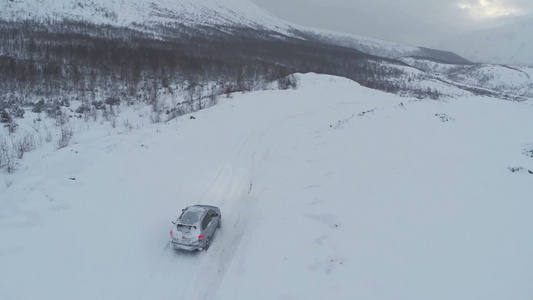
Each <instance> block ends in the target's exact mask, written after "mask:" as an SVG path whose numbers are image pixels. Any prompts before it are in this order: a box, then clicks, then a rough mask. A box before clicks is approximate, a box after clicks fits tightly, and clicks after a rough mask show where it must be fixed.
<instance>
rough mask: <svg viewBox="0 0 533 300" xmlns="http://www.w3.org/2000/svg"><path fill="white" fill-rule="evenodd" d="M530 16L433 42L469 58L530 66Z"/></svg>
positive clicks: (532, 50)
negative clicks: (444, 40)
mask: <svg viewBox="0 0 533 300" xmlns="http://www.w3.org/2000/svg"><path fill="white" fill-rule="evenodd" d="M532 32H533V19H529V20H522V21H520V22H515V23H511V24H507V25H503V26H501V27H497V28H492V29H486V30H482V31H477V32H473V33H470V34H466V35H463V36H460V37H458V38H455V39H452V40H449V41H446V42H443V43H442V44H438V45H436V47H437V48H441V49H447V50H450V51H454V52H455V53H458V54H459V55H462V56H464V57H466V58H468V59H470V60H472V61H476V62H486V63H500V64H509V65H525V66H531V67H533V39H532V37H531V36H532V35H531V34H532Z"/></svg>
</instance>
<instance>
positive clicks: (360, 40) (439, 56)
mask: <svg viewBox="0 0 533 300" xmlns="http://www.w3.org/2000/svg"><path fill="white" fill-rule="evenodd" d="M298 28H300V30H301V31H302V32H305V33H306V34H308V35H310V36H311V37H313V38H317V39H319V40H321V41H325V42H327V43H330V44H334V45H339V46H343V47H348V48H353V49H356V50H359V51H361V52H365V53H370V54H373V55H377V56H381V57H386V58H392V59H398V58H401V57H405V56H419V57H425V58H429V59H433V60H439V61H444V62H448V63H456V64H465V63H470V62H469V61H468V60H466V59H464V58H462V57H460V56H458V55H457V54H455V53H451V52H448V51H440V50H432V49H428V48H424V47H417V46H412V45H405V44H400V43H395V42H388V41H383V40H379V39H374V38H369V37H363V36H358V35H354V34H348V33H341V32H335V31H329V30H322V29H316V28H306V27H303V26H298Z"/></svg>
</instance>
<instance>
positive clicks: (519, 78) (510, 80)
mask: <svg viewBox="0 0 533 300" xmlns="http://www.w3.org/2000/svg"><path fill="white" fill-rule="evenodd" d="M400 60H401V61H403V62H405V63H406V64H408V65H410V66H412V67H414V68H417V69H419V70H422V71H423V72H425V73H426V74H431V75H433V76H435V77H436V78H438V79H439V80H441V81H444V82H449V83H452V82H453V83H456V84H460V85H461V86H463V87H473V88H482V89H487V90H491V91H498V92H504V93H513V94H516V95H520V96H526V97H533V80H532V78H533V68H532V67H525V66H520V67H511V66H506V65H494V64H468V65H456V64H445V63H439V62H435V61H431V60H427V59H421V58H415V57H405V58H401V59H400Z"/></svg>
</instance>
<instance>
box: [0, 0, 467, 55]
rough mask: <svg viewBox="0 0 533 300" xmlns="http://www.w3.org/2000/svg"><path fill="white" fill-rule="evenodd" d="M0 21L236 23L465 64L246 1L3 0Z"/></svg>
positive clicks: (129, 24) (141, 25) (369, 50)
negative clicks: (296, 20) (284, 16)
mask: <svg viewBox="0 0 533 300" xmlns="http://www.w3.org/2000/svg"><path fill="white" fill-rule="evenodd" d="M0 19H4V20H15V21H16V20H39V21H45V20H54V21H58V20H59V21H61V20H63V19H69V20H79V21H85V22H89V23H96V24H111V25H115V26H126V27H134V28H142V29H145V27H146V26H148V27H156V28H157V27H158V25H162V24H163V25H164V26H174V25H185V26H190V27H197V26H210V27H213V26H215V27H217V28H221V26H229V27H241V28H251V29H256V30H267V31H272V32H277V33H280V34H282V35H284V36H292V37H297V38H300V39H312V40H314V41H315V40H319V41H320V42H325V43H330V44H334V45H340V46H344V47H350V48H354V49H356V50H359V51H362V52H365V53H368V54H371V55H376V56H382V57H387V58H393V59H396V58H398V57H403V56H415V55H416V56H425V57H428V58H432V59H441V60H444V61H447V62H452V63H464V62H466V61H465V60H464V59H463V58H461V57H459V56H457V55H455V54H453V53H446V52H442V51H438V50H429V49H426V48H422V47H416V46H410V45H403V44H399V43H393V42H387V41H382V40H378V39H373V38H367V37H362V36H357V35H352V34H344V33H339V32H334V31H327V30H321V29H316V28H309V27H305V26H300V25H296V24H291V23H289V22H286V21H283V20H281V19H279V18H276V17H274V16H272V15H271V14H270V13H268V12H266V11H264V10H263V9H262V8H260V7H258V6H256V5H255V4H253V3H252V2H251V1H249V0H202V1H194V0H161V1H151V0H62V1H53V0H13V1H6V2H5V3H4V7H3V9H2V10H0Z"/></svg>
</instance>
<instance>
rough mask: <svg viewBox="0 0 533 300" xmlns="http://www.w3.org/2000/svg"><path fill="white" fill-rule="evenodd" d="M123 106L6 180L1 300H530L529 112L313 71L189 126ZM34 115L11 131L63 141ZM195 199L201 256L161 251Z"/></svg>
mask: <svg viewBox="0 0 533 300" xmlns="http://www.w3.org/2000/svg"><path fill="white" fill-rule="evenodd" d="M148 109H149V108H148ZM119 110H120V111H121V112H120V115H119V119H118V120H115V121H116V122H115V123H116V127H114V126H111V123H110V121H105V120H104V119H102V117H101V116H100V117H99V119H97V120H96V121H93V120H84V119H77V118H71V122H73V123H72V124H73V125H72V128H73V130H74V131H75V136H74V141H75V142H76V143H74V144H72V145H70V146H68V147H66V148H62V149H60V150H55V147H53V146H51V145H52V144H54V143H55V142H56V137H55V135H54V136H53V140H52V141H51V142H50V143H48V142H46V141H45V140H46V138H45V137H43V140H42V143H43V144H44V146H43V147H42V148H39V149H37V150H34V151H32V152H28V153H26V154H25V156H24V159H23V160H20V161H19V163H20V164H19V165H18V166H17V168H18V169H17V171H16V172H15V173H13V174H7V173H5V172H2V173H0V236H1V237H2V238H1V239H2V242H1V243H0V299H6V300H11V299H91V300H92V299H185V300H197V299H221V300H226V299H227V300H230V299H231V300H233V299H265V300H267V299H268V300H271V299H365V300H373V299H399V300H402V299H409V300H418V299H432V300H440V299H443V300H444V299H446V300H449V299H487V300H493V299H494V300H501V299H518V300H529V299H531V298H532V297H533V290H532V289H531V282H532V281H533V273H532V272H531V270H532V269H533V258H532V256H531V253H532V252H533V243H532V242H531V236H532V235H533V221H532V219H531V216H530V212H531V211H532V210H533V202H532V201H531V193H532V192H533V190H532V185H531V180H532V179H533V175H531V174H529V173H533V157H532V156H533V154H532V153H533V139H532V136H531V130H530V128H532V126H533V118H532V116H533V103H532V102H530V101H529V102H510V101H501V100H498V99H492V98H488V97H467V96H465V97H461V98H459V99H448V100H447V101H432V100H418V99H414V98H400V97H398V96H395V95H392V94H386V93H382V92H378V91H375V90H371V89H367V88H364V87H362V86H360V85H358V84H356V83H354V82H352V81H350V80H347V79H344V78H339V77H332V76H324V75H315V74H307V75H301V76H300V88H299V89H297V90H288V91H263V92H252V93H246V94H235V95H234V97H233V98H229V99H220V103H219V104H218V105H216V106H213V107H211V108H209V109H205V110H202V111H200V112H197V113H195V114H194V117H195V118H194V119H192V118H190V116H183V117H180V118H177V119H174V120H172V121H170V122H168V123H165V124H150V123H149V122H148V121H147V120H146V117H142V116H143V115H145V111H144V110H143V108H142V107H139V106H125V104H124V103H123V104H122V106H120V109H119ZM33 117H35V118H36V117H37V115H33ZM33 117H30V116H27V117H26V118H25V119H24V120H22V121H21V122H20V124H21V128H20V129H19V130H20V131H22V130H29V131H33V132H35V134H37V135H39V134H38V133H39V132H40V133H41V134H43V135H45V132H46V129H45V128H49V129H51V130H52V129H53V130H54V132H55V131H57V130H58V129H55V128H56V127H55V125H53V124H54V123H52V120H50V119H48V118H44V117H43V118H42V120H41V121H36V122H46V123H47V124H48V127H45V126H41V127H40V131H37V130H34V128H32V126H30V125H31V124H33V123H32V118H33ZM126 121H127V122H126ZM128 124H129V126H128ZM33 126H35V125H33ZM194 203H205V204H213V205H217V206H219V207H220V208H221V209H222V215H223V223H222V228H221V230H220V231H219V232H218V233H217V235H216V236H215V240H214V241H213V244H212V246H211V247H210V248H209V250H208V251H206V252H200V253H187V252H177V251H173V250H172V249H171V248H170V247H169V246H168V238H169V230H170V229H171V225H172V224H171V221H173V220H175V219H176V218H177V216H178V215H179V213H180V212H181V209H182V208H184V207H185V206H187V205H190V204H194Z"/></svg>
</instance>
